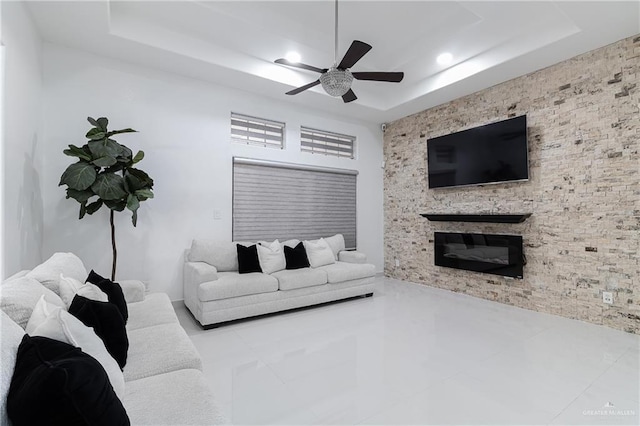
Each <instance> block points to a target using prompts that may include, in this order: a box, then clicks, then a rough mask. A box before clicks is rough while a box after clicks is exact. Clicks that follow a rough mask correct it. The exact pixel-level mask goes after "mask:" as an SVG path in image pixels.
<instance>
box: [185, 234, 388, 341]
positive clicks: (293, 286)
mask: <svg viewBox="0 0 640 426" xmlns="http://www.w3.org/2000/svg"><path fill="white" fill-rule="evenodd" d="M325 240H326V241H327V243H328V245H329V246H330V249H331V250H332V251H333V257H334V258H333V261H332V262H331V263H329V264H326V265H323V266H319V267H315V268H314V267H307V268H301V269H292V270H290V269H282V270H279V271H276V272H273V273H271V274H268V273H262V272H252V273H246V274H241V273H239V271H238V266H239V265H238V255H237V244H241V245H243V246H248V245H252V244H256V243H255V242H223V241H214V240H204V239H195V240H193V242H192V244H191V248H190V249H189V250H187V251H186V254H185V263H184V278H183V279H184V281H183V282H184V303H185V305H186V306H187V308H188V309H189V311H191V313H192V314H193V316H194V317H195V318H196V320H197V321H198V322H199V323H200V325H201V326H203V327H204V328H209V327H215V326H217V325H220V323H224V322H228V321H232V320H237V319H241V318H248V317H253V316H258V315H263V314H269V313H273V312H278V311H285V310H289V309H295V308H300V307H304V306H310V305H315V304H320V303H325V302H331V301H335V300H340V299H348V298H353V297H357V296H370V295H372V294H373V291H374V279H373V277H374V276H375V266H374V265H372V264H368V263H366V260H367V258H366V256H365V255H364V254H363V253H359V252H356V251H347V250H345V245H344V238H343V236H342V235H340V234H338V235H335V236H333V237H329V238H326V239H325ZM259 243H260V242H259ZM261 243H263V244H265V243H264V242H261ZM298 243H300V241H299V240H288V241H285V242H283V243H281V245H282V247H283V248H284V247H285V246H288V247H295V246H297V245H298ZM266 244H272V243H266Z"/></svg>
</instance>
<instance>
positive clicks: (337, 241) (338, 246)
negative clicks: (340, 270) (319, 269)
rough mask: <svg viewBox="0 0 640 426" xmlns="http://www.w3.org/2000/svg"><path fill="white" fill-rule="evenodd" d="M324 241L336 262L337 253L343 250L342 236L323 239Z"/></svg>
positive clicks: (337, 235)
mask: <svg viewBox="0 0 640 426" xmlns="http://www.w3.org/2000/svg"><path fill="white" fill-rule="evenodd" d="M324 240H325V241H326V242H327V244H329V247H331V251H332V252H333V257H335V259H336V260H338V253H340V252H341V251H343V250H344V249H345V244H344V236H343V235H342V234H336V235H334V236H333V237H329V238H325V239H324Z"/></svg>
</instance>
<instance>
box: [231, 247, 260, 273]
mask: <svg viewBox="0 0 640 426" xmlns="http://www.w3.org/2000/svg"><path fill="white" fill-rule="evenodd" d="M236 247H237V250H238V273H240V274H248V273H250V272H262V268H261V267H260V260H259V259H258V247H256V245H255V244H254V245H252V246H249V247H245V246H243V245H240V244H236Z"/></svg>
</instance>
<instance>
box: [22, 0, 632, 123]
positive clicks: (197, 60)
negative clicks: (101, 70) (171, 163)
mask: <svg viewBox="0 0 640 426" xmlns="http://www.w3.org/2000/svg"><path fill="white" fill-rule="evenodd" d="M28 5H29V8H30V10H31V13H32V15H33V18H34V20H35V22H36V25H37V26H38V28H39V30H40V33H41V35H42V37H43V38H44V39H45V40H46V41H50V42H53V43H59V44H63V45H66V46H70V47H75V48H79V49H82V50H85V51H90V52H95V53H98V54H101V55H106V56H109V57H113V58H118V59H123V60H126V61H129V62H134V63H138V64H142V65H145V66H151V67H154V68H157V69H161V70H164V71H169V72H174V73H178V74H181V75H185V76H189V77H193V78H197V79H201V80H205V81H210V82H214V83H216V84H222V85H226V86H230V87H234V88H239V89H243V90H247V91H250V92H253V93H258V94H261V95H264V96H268V97H271V98H274V99H279V100H285V101H288V102H291V103H293V104H299V105H305V106H308V107H311V108H317V109H321V110H325V111H330V112H334V113H337V114H340V115H342V116H346V117H350V118H354V119H362V120H366V121H370V122H376V123H382V122H388V121H392V120H395V119H398V118H401V117H404V116H406V115H409V114H412V113H415V112H418V111H421V110H424V109H426V108H429V107H432V106H435V105H439V104H441V103H444V102H447V101H449V100H452V99H455V98H458V97H460V96H464V95H466V94H469V93H473V92H475V91H478V90H482V89H484V88H486V87H490V86H492V85H495V84H497V83H500V82H503V81H506V80H509V79H511V78H514V77H517V76H520V75H523V74H526V73H529V72H532V71H535V70H538V69H541V68H544V67H546V66H549V65H552V64H554V63H557V62H560V61H562V60H565V59H568V58H571V57H573V56H576V55H578V54H580V53H584V52H587V51H589V50H593V49H596V48H598V47H601V46H604V45H607V44H610V43H613V42H615V41H618V40H620V39H623V38H625V37H629V36H632V35H635V34H638V33H640V2H638V1H625V2H614V1H567V2H561V1H531V2H524V1H514V2H508V1H489V2H480V1H467V2H459V1H356V0H342V1H340V3H339V11H340V18H339V40H338V42H339V53H338V60H340V58H341V57H342V55H344V52H345V51H346V50H347V48H348V47H349V45H350V44H351V41H352V40H354V39H357V40H362V41H364V42H366V43H369V44H371V45H372V46H373V49H372V50H371V51H370V52H369V53H368V54H367V55H366V56H365V57H364V58H363V59H362V60H361V61H360V62H358V63H357V64H356V65H355V66H354V67H353V69H352V70H353V71H403V72H404V73H405V79H404V80H403V81H402V82H401V83H399V84H393V83H379V82H369V81H355V82H354V83H353V86H352V88H353V90H354V91H355V92H356V94H357V96H358V99H357V100H356V101H355V102H352V103H350V104H343V102H342V100H341V99H340V98H332V97H330V96H329V95H327V94H326V93H324V91H323V89H322V88H321V86H316V87H315V88H313V89H311V90H308V91H306V92H303V93H301V94H299V95H296V96H287V95H285V94H284V93H285V92H287V91H289V90H291V89H292V88H294V87H297V86H301V85H304V84H306V83H309V82H311V81H314V80H315V79H317V78H318V74H316V73H313V72H308V71H300V70H294V69H290V68H287V67H283V66H280V65H276V64H274V63H273V61H274V60H275V59H277V58H281V57H284V56H285V54H286V53H287V52H289V51H297V52H298V53H299V54H300V55H301V62H304V63H306V64H310V65H314V66H316V67H319V68H328V67H329V66H331V65H332V64H333V62H334V39H333V37H334V4H333V1H331V0H324V1H304V0H299V1H278V2H273V1H212V2H205V1H189V0H183V1H161V2H155V1H140V2H134V1H88V2H86V1H77V2H56V1H43V2H29V3H28ZM443 52H450V53H451V54H452V55H453V62H452V63H451V64H449V65H439V64H438V63H437V62H436V57H437V56H438V55H439V54H440V53H443Z"/></svg>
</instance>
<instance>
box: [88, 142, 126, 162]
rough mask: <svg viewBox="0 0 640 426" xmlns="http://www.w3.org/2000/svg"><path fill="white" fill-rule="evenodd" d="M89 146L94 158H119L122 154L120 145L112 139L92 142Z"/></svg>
mask: <svg viewBox="0 0 640 426" xmlns="http://www.w3.org/2000/svg"><path fill="white" fill-rule="evenodd" d="M87 145H89V149H90V150H91V154H92V155H93V158H100V157H113V158H115V157H117V156H118V153H119V152H120V144H119V143H118V142H116V141H113V140H111V139H106V140H101V141H91V142H89V143H88V144H87Z"/></svg>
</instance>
